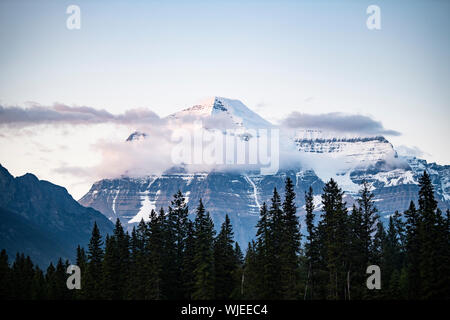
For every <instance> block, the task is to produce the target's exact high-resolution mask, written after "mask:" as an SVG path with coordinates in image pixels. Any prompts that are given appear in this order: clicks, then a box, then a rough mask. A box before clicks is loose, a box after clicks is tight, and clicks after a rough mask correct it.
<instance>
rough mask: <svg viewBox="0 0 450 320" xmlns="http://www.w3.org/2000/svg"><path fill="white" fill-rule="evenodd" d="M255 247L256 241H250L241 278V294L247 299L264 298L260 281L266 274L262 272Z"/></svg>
mask: <svg viewBox="0 0 450 320" xmlns="http://www.w3.org/2000/svg"><path fill="white" fill-rule="evenodd" d="M255 247H256V244H255V242H254V241H252V242H249V244H248V248H247V252H246V254H245V260H244V267H243V275H242V280H241V294H242V296H243V297H244V299H246V300H256V299H262V295H261V288H260V285H259V282H260V281H261V277H263V276H264V274H263V273H261V268H260V267H261V266H260V265H259V263H258V259H257V256H256V249H255Z"/></svg>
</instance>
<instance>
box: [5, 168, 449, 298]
mask: <svg viewBox="0 0 450 320" xmlns="http://www.w3.org/2000/svg"><path fill="white" fill-rule="evenodd" d="M295 197H296V194H295V192H294V185H293V183H292V180H291V179H290V178H286V181H285V190H284V195H283V196H282V195H280V194H279V192H278V190H277V189H276V188H275V189H274V191H273V195H272V198H271V200H270V203H269V205H267V204H266V203H263V205H262V206H261V208H260V218H259V221H258V224H257V225H256V228H257V232H256V238H255V239H254V240H253V241H251V242H250V243H249V244H248V248H247V250H246V253H245V256H244V254H243V253H242V251H241V248H240V247H239V245H238V243H237V242H235V241H234V240H233V228H232V225H231V222H230V219H229V217H228V215H226V216H225V221H224V222H223V224H222V225H221V228H220V230H219V232H218V233H217V234H216V231H215V228H214V224H213V221H212V219H211V217H210V215H209V213H208V212H207V211H206V209H205V207H204V205H203V202H202V200H201V199H200V201H199V204H198V206H197V208H196V212H195V219H193V220H191V219H189V218H188V214H189V209H188V206H187V204H186V201H185V198H184V196H183V194H182V193H181V192H180V191H178V192H177V193H176V194H175V195H174V197H173V200H172V201H171V204H170V206H169V207H168V210H167V212H165V211H164V210H163V209H162V208H161V210H160V211H159V212H158V213H157V212H155V211H154V210H152V211H151V214H150V219H149V221H148V222H144V221H143V220H142V221H141V222H140V223H139V224H138V226H137V227H135V228H133V230H132V232H131V234H129V233H128V232H125V231H124V229H123V227H122V225H121V223H120V221H119V220H117V222H116V225H115V228H114V231H113V234H112V235H106V237H105V238H104V239H103V238H102V236H101V235H100V232H99V229H98V227H97V225H96V224H94V227H93V230H92V236H91V239H90V242H89V245H88V247H87V249H85V248H81V247H80V246H78V248H77V252H76V265H78V266H79V267H80V269H81V289H80V290H68V289H67V286H66V280H67V277H68V274H67V273H66V270H67V267H68V266H69V261H65V262H63V261H62V259H59V261H58V263H57V264H56V266H54V265H53V264H52V263H51V264H50V265H49V267H48V268H47V270H46V272H45V273H44V271H43V270H41V269H40V268H39V267H38V266H35V265H34V264H33V262H32V261H31V259H30V258H29V257H25V256H24V255H23V254H17V255H16V258H15V261H14V262H13V263H12V265H10V264H9V263H8V256H7V255H6V252H5V250H3V251H2V252H1V254H0V283H2V286H1V287H0V298H1V299H65V300H71V299H89V300H91V299H92V300H95V299H107V300H120V299H152V300H161V299H167V300H181V299H186V300H208V299H220V300H225V299H234V300H239V299H248V300H252V299H268V300H276V299H280V300H316V299H331V300H363V299H449V298H450V283H449V281H450V277H449V275H450V270H449V268H450V264H449V262H450V261H449V257H450V252H449V248H450V246H449V233H450V222H449V215H450V213H449V210H447V211H446V214H445V215H444V214H443V213H442V212H441V210H440V209H439V208H438V206H437V201H436V200H435V197H434V190H433V185H432V183H431V180H430V177H429V175H428V174H427V173H426V172H424V174H423V175H422V176H421V177H420V179H419V200H418V205H417V206H416V204H414V202H412V201H411V204H410V206H409V208H408V210H406V211H405V212H404V213H403V214H400V213H399V212H395V213H393V214H392V215H390V216H389V223H388V226H387V228H385V227H384V225H383V223H382V222H381V221H380V217H379V216H378V213H377V208H376V206H375V201H374V195H373V193H372V192H371V190H370V185H369V184H368V183H367V182H363V184H362V189H361V190H360V192H359V196H358V198H357V200H356V202H355V203H354V204H353V207H352V208H351V210H348V209H347V204H346V202H345V201H344V192H343V191H342V189H340V188H339V186H338V184H337V183H336V182H335V181H334V180H333V179H330V181H329V182H327V183H326V184H325V186H324V188H323V193H322V195H321V208H320V210H318V209H319V208H316V207H315V201H314V196H313V191H312V188H309V190H308V191H307V192H306V193H305V211H306V216H305V229H306V232H305V234H302V233H301V232H300V223H299V221H298V216H297V208H296V205H295ZM103 240H104V241H103ZM369 265H377V266H379V267H380V270H381V289H380V290H376V289H375V290H369V289H368V287H367V285H366V279H367V277H368V276H369V275H368V274H366V269H367V267H368V266H369Z"/></svg>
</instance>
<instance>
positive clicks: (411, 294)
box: [404, 201, 421, 299]
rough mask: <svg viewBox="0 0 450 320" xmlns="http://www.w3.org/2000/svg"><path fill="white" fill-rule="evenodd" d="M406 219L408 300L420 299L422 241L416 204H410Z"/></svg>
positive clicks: (405, 214) (405, 213)
mask: <svg viewBox="0 0 450 320" xmlns="http://www.w3.org/2000/svg"><path fill="white" fill-rule="evenodd" d="M404 216H405V218H406V221H405V228H406V243H405V248H406V274H407V279H408V281H407V284H408V290H407V291H408V298H409V299H418V298H419V297H420V290H421V289H420V287H421V281H420V269H419V264H420V255H419V252H420V239H419V225H420V216H419V214H418V212H417V210H416V206H415V205H414V202H412V201H411V202H410V204H409V208H408V210H406V211H405V212H404Z"/></svg>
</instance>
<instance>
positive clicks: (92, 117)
mask: <svg viewBox="0 0 450 320" xmlns="http://www.w3.org/2000/svg"><path fill="white" fill-rule="evenodd" d="M161 122H163V120H162V119H161V118H160V117H159V116H158V115H157V114H156V113H154V112H153V111H151V110H149V109H130V110H127V111H125V112H124V113H122V114H119V115H115V114H112V113H110V112H108V111H106V110H99V109H95V108H92V107H85V106H82V107H79V106H72V107H71V106H67V105H64V104H54V105H52V106H40V105H33V106H31V107H29V108H21V107H15V106H14V107H4V106H1V105H0V125H10V126H18V127H26V126H31V125H37V124H100V123H118V124H150V123H153V124H155V123H161ZM281 126H282V127H287V128H294V129H297V128H308V129H320V130H324V131H334V132H347V133H357V134H366V135H389V136H399V135H401V133H400V132H398V131H395V130H389V129H385V128H384V126H383V124H382V123H381V122H380V121H376V120H374V119H372V118H371V117H368V116H364V115H357V114H345V113H340V112H332V113H325V114H318V115H313V114H306V113H300V112H292V113H291V114H289V115H288V116H287V117H286V118H285V119H283V120H282V122H281Z"/></svg>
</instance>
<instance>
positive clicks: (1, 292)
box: [0, 249, 13, 300]
mask: <svg viewBox="0 0 450 320" xmlns="http://www.w3.org/2000/svg"><path fill="white" fill-rule="evenodd" d="M11 276H12V274H11V269H10V267H9V262H8V255H7V254H6V250H5V249H3V250H2V251H1V253H0V283H1V285H0V300H6V299H8V298H11V296H12V292H11V290H12V285H13V284H12V283H11Z"/></svg>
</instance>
